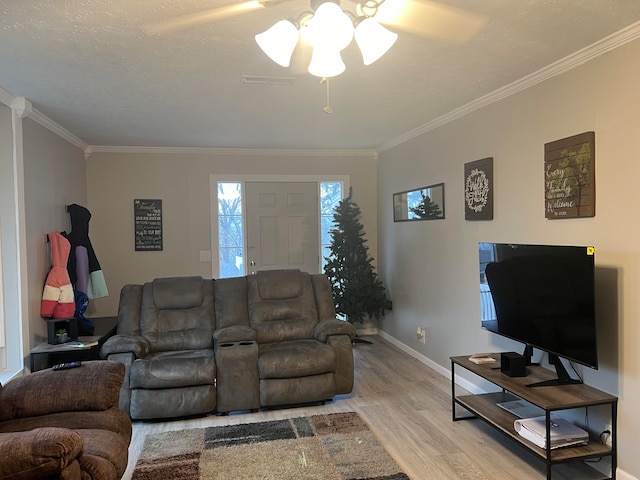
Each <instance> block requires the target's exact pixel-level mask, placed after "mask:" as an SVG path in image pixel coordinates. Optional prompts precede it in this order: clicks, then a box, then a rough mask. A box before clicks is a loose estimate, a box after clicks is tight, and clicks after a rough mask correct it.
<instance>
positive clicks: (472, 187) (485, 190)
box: [464, 157, 493, 220]
mask: <svg viewBox="0 0 640 480" xmlns="http://www.w3.org/2000/svg"><path fill="white" fill-rule="evenodd" d="M464 219H465V220H493V157H489V158H483V159H482V160H476V161H475V162H469V163H465V164H464Z"/></svg>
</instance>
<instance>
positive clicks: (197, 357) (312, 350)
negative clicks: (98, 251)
mask: <svg viewBox="0 0 640 480" xmlns="http://www.w3.org/2000/svg"><path fill="white" fill-rule="evenodd" d="M354 336H355V328H354V327H353V325H351V324H350V323H348V322H344V321H341V320H338V319H336V316H335V309H334V305H333V299H332V295H331V286H330V284H329V280H328V278H327V277H326V276H325V275H321V274H312V275H311V274H308V273H305V272H301V271H300V270H271V271H261V272H258V273H257V274H256V275H250V276H246V277H236V278H226V279H216V280H211V279H203V278H201V277H171V278H158V279H155V280H153V281H152V282H148V283H145V284H144V285H126V286H124V287H123V288H122V291H121V295H120V306H119V311H118V331H117V335H115V336H113V337H111V338H110V339H109V340H107V342H106V343H105V344H104V345H103V346H102V350H101V354H102V356H103V357H104V358H107V359H109V360H116V361H120V362H122V363H124V364H125V367H126V372H127V373H126V376H125V382H124V383H123V386H122V390H121V394H120V407H121V408H122V409H123V410H125V411H126V412H128V413H129V415H130V416H131V418H132V419H157V418H172V417H183V416H191V415H201V414H208V413H213V412H217V413H227V412H231V411H237V410H255V409H259V408H261V407H273V406H281V405H294V404H302V403H311V402H322V401H325V400H330V399H332V398H333V397H334V396H335V395H339V394H346V393H349V392H351V390H352V389H353V379H354V372H353V353H352V345H351V342H352V340H353V338H354Z"/></svg>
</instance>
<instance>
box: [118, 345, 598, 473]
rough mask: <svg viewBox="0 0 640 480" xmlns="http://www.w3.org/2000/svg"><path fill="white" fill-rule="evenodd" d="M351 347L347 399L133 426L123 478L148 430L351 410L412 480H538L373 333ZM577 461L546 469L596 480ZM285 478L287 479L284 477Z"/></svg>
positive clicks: (444, 385)
mask: <svg viewBox="0 0 640 480" xmlns="http://www.w3.org/2000/svg"><path fill="white" fill-rule="evenodd" d="M366 338H367V339H369V340H370V341H372V342H373V344H372V345H367V344H357V345H355V346H354V357H355V372H356V381H355V387H354V390H353V392H352V393H351V394H350V395H342V396H338V397H336V398H335V399H334V400H333V401H332V402H330V403H327V404H326V405H317V406H309V407H296V408H287V409H278V410H266V411H259V412H254V413H244V412H243V413H237V414H231V415H229V416H221V417H217V416H213V415H212V416H208V417H202V418H196V419H189V420H178V421H171V422H134V425H133V438H132V442H131V446H130V448H129V466H128V468H127V471H126V472H125V475H124V477H123V478H124V479H125V480H129V479H130V478H131V475H132V473H133V470H134V467H135V463H136V461H137V459H138V456H139V455H140V451H141V449H142V447H143V444H144V438H145V436H146V435H147V434H149V433H156V432H162V431H168V430H182V429H188V428H199V427H203V426H216V425H231V424H240V423H251V422H259V421H264V420H276V419H282V418H290V417H297V416H303V415H314V414H319V413H331V412H343V411H355V412H357V413H358V414H359V415H360V416H361V417H362V418H363V419H364V420H365V421H366V422H367V423H368V424H369V426H370V428H371V429H372V431H373V432H374V433H375V434H376V435H377V436H378V438H379V439H380V441H381V443H382V444H383V445H384V447H385V448H386V449H387V451H388V452H389V453H390V454H391V456H392V457H393V458H394V459H395V460H396V462H397V463H398V464H399V465H400V466H401V467H402V468H403V470H404V471H405V472H406V473H407V474H408V475H409V476H410V477H411V479H412V480H458V479H459V480H506V479H518V480H523V479H545V478H546V470H545V465H544V462H543V461H541V460H539V459H537V458H534V457H533V456H532V455H531V454H530V453H528V452H527V451H526V450H524V449H523V448H522V447H519V446H517V445H515V443H514V442H512V441H511V440H509V439H507V438H505V437H504V436H503V435H502V434H500V433H499V432H497V431H495V430H494V429H493V428H492V427H490V426H488V425H486V424H485V423H484V422H482V421H480V420H477V419H473V420H465V421H457V422H453V421H452V419H451V383H450V381H449V380H448V379H447V378H445V377H443V376H442V375H440V374H439V373H438V372H436V371H434V370H432V369H431V368H429V367H427V366H426V365H424V364H423V363H421V362H419V361H418V360H416V359H414V358H413V357H411V356H409V355H407V354H406V353H405V352H403V351H401V350H400V349H398V348H397V347H395V346H394V345H392V344H390V343H389V342H387V341H385V340H384V339H382V338H381V337H378V336H377V335H373V336H369V337H366ZM584 470H585V468H584V466H583V465H582V464H580V463H575V464H574V463H572V464H568V465H562V466H559V467H554V474H553V475H554V476H553V478H554V480H555V479H558V480H576V479H579V478H586V479H589V480H591V479H596V478H603V476H602V475H600V474H598V475H587V476H584V475H585V471H584ZM286 480H289V479H286Z"/></svg>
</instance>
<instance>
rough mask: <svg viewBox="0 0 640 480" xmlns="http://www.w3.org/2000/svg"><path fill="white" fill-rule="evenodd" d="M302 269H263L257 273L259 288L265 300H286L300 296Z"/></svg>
mask: <svg viewBox="0 0 640 480" xmlns="http://www.w3.org/2000/svg"><path fill="white" fill-rule="evenodd" d="M301 273H302V272H300V270H262V271H259V272H258V273H257V274H256V277H257V278H258V290H259V291H260V297H262V299H263V300H284V299H286V298H296V297H299V296H300V294H301V292H302V278H301Z"/></svg>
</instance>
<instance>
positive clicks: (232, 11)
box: [140, 0, 265, 35]
mask: <svg viewBox="0 0 640 480" xmlns="http://www.w3.org/2000/svg"><path fill="white" fill-rule="evenodd" d="M264 6H265V3H264V1H263V2H261V1H259V0H249V1H246V2H242V3H235V4H233V5H225V6H224V7H218V8H212V9H210V10H205V11H202V12H197V13H188V14H186V15H180V16H177V17H173V18H169V19H166V20H158V21H157V22H150V23H147V24H145V25H142V26H141V27H140V28H142V31H143V32H145V33H146V34H147V35H162V34H164V33H169V32H173V31H176V30H182V29H184V28H188V27H193V26H196V25H202V24H203V23H208V22H213V21H215V20H221V19H223V18H229V17H234V16H236V15H240V14H242V13H245V12H249V11H252V10H257V9H259V8H264Z"/></svg>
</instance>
